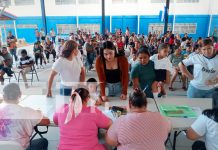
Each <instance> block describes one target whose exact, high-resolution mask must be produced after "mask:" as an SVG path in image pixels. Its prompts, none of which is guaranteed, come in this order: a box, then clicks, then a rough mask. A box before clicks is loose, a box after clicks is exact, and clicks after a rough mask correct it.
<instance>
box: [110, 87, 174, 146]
mask: <svg viewBox="0 0 218 150" xmlns="http://www.w3.org/2000/svg"><path fill="white" fill-rule="evenodd" d="M129 104H130V111H131V113H129V114H127V115H125V116H121V117H120V118H119V119H117V120H116V121H115V122H114V123H113V125H112V126H111V127H110V128H109V130H108V132H107V136H106V142H107V143H108V144H109V145H111V146H114V147H117V148H118V150H124V149H125V150H133V149H134V150H164V149H165V145H164V142H165V141H166V139H167V135H168V133H169V132H170V128H171V126H170V123H169V122H168V121H167V120H166V119H165V118H164V117H162V116H161V115H160V114H159V113H158V112H149V111H147V110H146V107H147V100H146V95H145V94H144V92H142V91H140V90H138V89H136V90H135V91H134V92H133V93H132V94H131V95H130V96H129Z"/></svg>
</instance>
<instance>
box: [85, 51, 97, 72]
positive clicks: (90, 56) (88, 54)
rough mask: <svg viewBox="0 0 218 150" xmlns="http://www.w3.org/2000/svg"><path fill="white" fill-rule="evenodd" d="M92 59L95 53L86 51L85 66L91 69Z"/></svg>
mask: <svg viewBox="0 0 218 150" xmlns="http://www.w3.org/2000/svg"><path fill="white" fill-rule="evenodd" d="M94 59H95V53H87V67H88V68H89V69H91V67H92V64H93V61H94Z"/></svg>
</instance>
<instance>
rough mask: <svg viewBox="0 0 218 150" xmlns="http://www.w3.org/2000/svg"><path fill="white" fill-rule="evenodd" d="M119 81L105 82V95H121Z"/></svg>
mask: <svg viewBox="0 0 218 150" xmlns="http://www.w3.org/2000/svg"><path fill="white" fill-rule="evenodd" d="M121 87H122V86H121V83H120V82H118V83H106V88H107V90H106V95H107V96H112V97H116V96H120V95H121Z"/></svg>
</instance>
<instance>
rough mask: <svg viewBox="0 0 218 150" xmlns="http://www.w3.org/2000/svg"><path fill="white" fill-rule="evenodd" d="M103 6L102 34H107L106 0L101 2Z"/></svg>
mask: <svg viewBox="0 0 218 150" xmlns="http://www.w3.org/2000/svg"><path fill="white" fill-rule="evenodd" d="M101 8H102V31H101V33H102V35H105V0H102V2H101Z"/></svg>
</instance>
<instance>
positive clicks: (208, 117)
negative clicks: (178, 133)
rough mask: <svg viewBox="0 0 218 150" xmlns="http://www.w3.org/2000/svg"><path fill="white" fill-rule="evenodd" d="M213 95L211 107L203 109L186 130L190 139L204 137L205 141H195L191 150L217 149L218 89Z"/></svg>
mask: <svg viewBox="0 0 218 150" xmlns="http://www.w3.org/2000/svg"><path fill="white" fill-rule="evenodd" d="M215 93H216V94H215ZM215 93H214V95H213V103H215V104H216V105H214V106H213V108H212V109H208V110H204V111H203V113H202V115H200V116H199V117H198V119H197V120H196V121H195V122H194V123H193V124H192V125H191V128H189V129H188V130H187V132H186V136H187V138H188V139H190V140H198V139H200V138H201V137H205V142H203V141H196V142H195V143H194V144H193V145H192V150H217V149H218V106H217V104H218V94H217V93H218V89H217V91H216V92H215Z"/></svg>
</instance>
